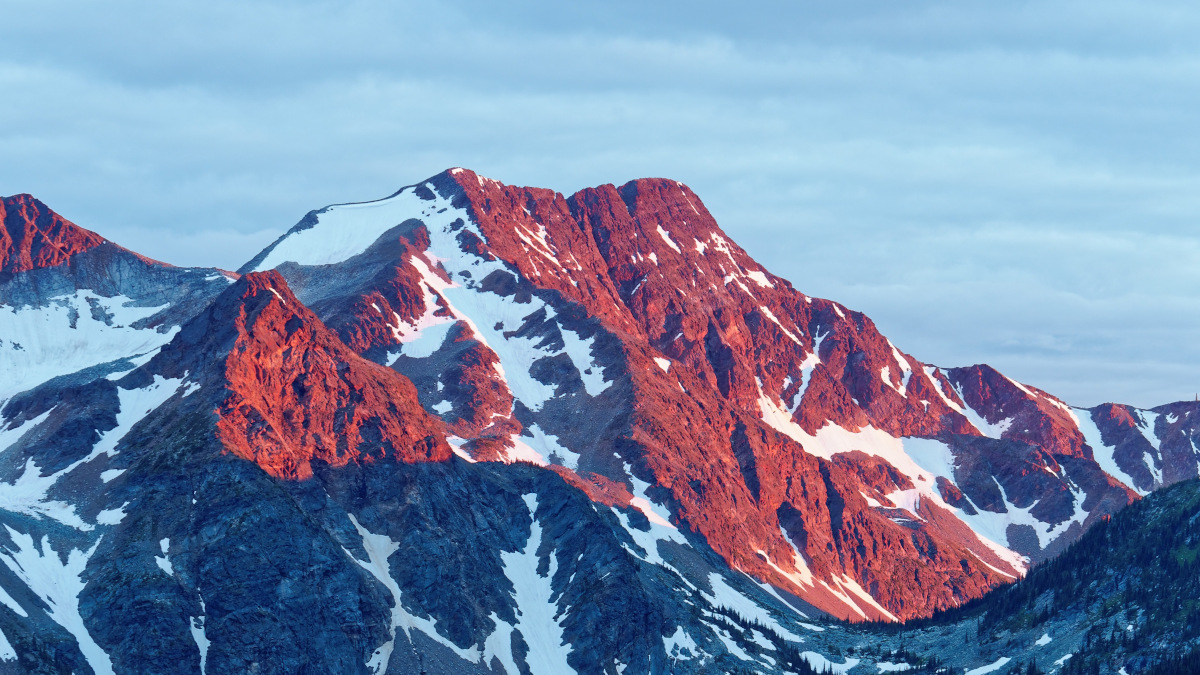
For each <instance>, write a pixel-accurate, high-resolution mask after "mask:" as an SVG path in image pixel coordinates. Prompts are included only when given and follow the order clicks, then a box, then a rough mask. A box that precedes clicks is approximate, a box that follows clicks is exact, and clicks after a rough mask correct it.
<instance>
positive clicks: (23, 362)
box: [0, 289, 179, 405]
mask: <svg viewBox="0 0 1200 675" xmlns="http://www.w3.org/2000/svg"><path fill="white" fill-rule="evenodd" d="M134 302H135V301H134V300H133V299H132V298H129V297H126V296H124V295H116V296H113V297H104V296H101V295H97V294H96V293H94V292H92V291H90V290H86V289H81V290H77V291H75V293H73V294H69V295H61V296H56V297H54V298H51V299H50V300H49V301H48V304H47V305H45V306H44V307H21V308H17V307H11V306H0V405H3V403H4V402H5V401H7V400H8V399H10V398H12V397H13V396H14V395H15V394H18V393H20V392H23V391H26V390H29V389H31V388H33V387H35V386H37V385H39V384H41V383H43V382H46V381H47V380H50V379H52V378H55V377H59V376H61V375H68V374H70V373H75V372H78V371H80V370H83V369H85V368H88V367H91V366H94V365H97V364H101V363H109V362H112V361H118V360H120V359H126V358H131V357H134V356H138V355H142V354H147V353H149V352H154V351H156V350H158V349H159V348H160V347H162V346H163V345H165V344H167V343H168V342H170V341H171V338H173V337H175V334H176V333H178V332H179V327H178V326H173V327H172V328H171V329H170V330H168V331H166V332H162V333H160V332H158V331H157V330H156V329H154V328H133V325H134V324H135V323H137V322H139V321H141V320H143V319H147V318H149V317H152V316H154V315H155V314H158V313H159V312H161V311H163V310H165V309H167V308H168V307H169V306H170V305H160V306H157V307H138V306H135V305H134Z"/></svg>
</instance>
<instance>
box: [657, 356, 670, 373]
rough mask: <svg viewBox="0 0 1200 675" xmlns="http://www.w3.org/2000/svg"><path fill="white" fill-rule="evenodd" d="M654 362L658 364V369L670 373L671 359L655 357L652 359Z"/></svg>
mask: <svg viewBox="0 0 1200 675" xmlns="http://www.w3.org/2000/svg"><path fill="white" fill-rule="evenodd" d="M654 362H655V363H657V364H658V367H659V368H662V371H663V372H664V373H669V372H671V359H664V358H663V357H661V356H656V357H654Z"/></svg>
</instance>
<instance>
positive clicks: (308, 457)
mask: <svg viewBox="0 0 1200 675" xmlns="http://www.w3.org/2000/svg"><path fill="white" fill-rule="evenodd" d="M230 319H232V321H230ZM201 321H203V324H202V326H203V327H206V328H210V329H216V330H214V331H212V332H213V333H215V334H220V328H219V327H218V326H217V325H216V324H219V323H225V324H226V325H227V326H228V325H230V323H231V324H232V331H233V333H234V336H235V337H234V340H233V344H232V346H231V347H229V349H228V352H227V353H226V355H225V358H224V372H223V379H224V384H225V389H226V391H227V393H226V395H225V397H224V400H223V401H222V402H221V403H220V405H219V406H218V410H217V414H218V416H219V418H220V419H219V420H218V422H217V429H218V436H219V437H220V439H221V441H222V442H223V443H224V444H225V447H226V448H227V449H228V450H230V451H231V452H233V453H234V454H235V455H238V456H239V457H242V458H243V459H248V460H250V461H253V462H255V463H257V464H258V465H259V466H260V467H262V468H263V470H265V471H266V472H267V473H269V474H271V475H273V476H275V477H276V478H285V479H292V480H305V479H307V478H310V477H312V475H313V464H314V463H324V464H327V465H332V466H343V465H346V464H348V463H351V462H371V461H376V460H381V459H391V460H398V461H402V462H419V461H443V460H446V459H448V458H449V456H450V449H449V446H448V445H447V444H446V441H445V439H444V436H445V434H444V432H443V430H442V429H441V423H440V422H438V421H437V420H436V419H434V418H432V417H430V416H429V415H428V414H427V413H425V412H424V410H422V408H421V406H420V404H419V403H418V401H417V392H416V389H415V388H414V387H413V385H412V383H411V382H410V381H409V380H408V379H407V378H406V377H404V376H403V375H400V374H399V373H397V372H395V371H393V370H391V369H388V368H385V367H383V366H380V365H378V364H375V363H372V362H370V361H367V360H366V359H363V358H361V357H360V356H358V355H357V354H355V353H354V352H353V351H352V350H351V349H350V348H348V347H346V346H345V345H344V344H343V343H342V342H341V341H340V340H339V339H338V338H337V336H336V334H334V333H333V331H332V330H330V329H329V328H327V327H326V326H325V325H324V324H323V323H322V322H321V320H320V319H318V318H317V317H316V315H315V314H313V313H312V311H311V310H309V309H308V308H307V307H305V306H304V305H303V304H301V303H300V301H299V300H297V299H296V296H295V295H293V294H292V291H291V289H290V288H289V287H288V284H287V282H286V281H284V279H283V277H282V276H281V275H280V274H279V273H278V272H276V271H274V270H268V271H266V272H254V273H250V274H246V275H244V276H243V277H241V278H240V279H238V280H237V281H236V282H235V283H234V284H233V285H231V286H230V287H229V289H228V290H227V291H226V292H225V293H224V294H222V296H221V297H219V298H218V299H217V300H216V301H215V302H214V303H213V308H211V309H210V311H209V313H208V316H207V317H202V318H201ZM228 330H230V329H229V328H226V331H228ZM209 332H210V331H208V330H204V331H196V330H194V329H193V330H189V327H185V328H184V330H183V335H181V336H180V337H181V338H183V339H185V340H186V339H187V337H185V336H195V335H197V334H198V333H209ZM227 339H228V338H226V340H227ZM223 344H228V343H227V342H224V341H223Z"/></svg>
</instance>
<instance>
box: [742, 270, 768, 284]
mask: <svg viewBox="0 0 1200 675" xmlns="http://www.w3.org/2000/svg"><path fill="white" fill-rule="evenodd" d="M746 278H748V279H750V281H753V282H754V283H756V284H758V285H759V286H761V287H763V288H775V284H773V283H771V280H770V279H768V278H767V275H766V274H763V273H762V271H760V270H754V271H752V272H746Z"/></svg>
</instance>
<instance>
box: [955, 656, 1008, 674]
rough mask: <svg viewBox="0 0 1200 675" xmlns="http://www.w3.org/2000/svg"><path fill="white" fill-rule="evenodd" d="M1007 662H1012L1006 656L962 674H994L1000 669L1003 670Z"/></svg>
mask: <svg viewBox="0 0 1200 675" xmlns="http://www.w3.org/2000/svg"><path fill="white" fill-rule="evenodd" d="M1009 661H1012V659H1010V658H1008V657H1007V656H1001V657H1000V658H998V659H996V660H995V661H994V662H993V663H989V664H988V665H986V666H981V667H979V668H972V669H971V670H968V671H967V672H966V673H964V675H986V674H987V673H994V672H996V671H997V670H1000V669H1001V668H1003V667H1004V666H1005V664H1007V663H1008V662H1009Z"/></svg>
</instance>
